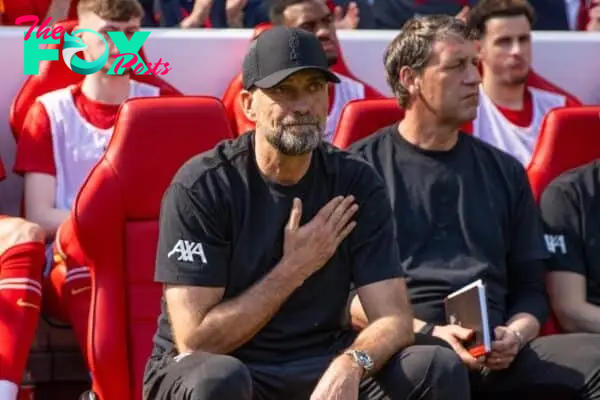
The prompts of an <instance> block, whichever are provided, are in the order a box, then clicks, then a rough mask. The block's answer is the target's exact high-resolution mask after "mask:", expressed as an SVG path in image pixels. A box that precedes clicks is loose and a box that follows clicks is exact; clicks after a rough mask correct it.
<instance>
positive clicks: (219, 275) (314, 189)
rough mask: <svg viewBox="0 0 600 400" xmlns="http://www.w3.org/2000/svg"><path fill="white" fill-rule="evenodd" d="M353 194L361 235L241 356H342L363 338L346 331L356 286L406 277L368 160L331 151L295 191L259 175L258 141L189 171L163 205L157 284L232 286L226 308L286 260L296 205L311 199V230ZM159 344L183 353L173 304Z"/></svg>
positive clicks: (268, 359) (248, 139)
mask: <svg viewBox="0 0 600 400" xmlns="http://www.w3.org/2000/svg"><path fill="white" fill-rule="evenodd" d="M351 194H352V195H354V196H355V197H356V199H357V203H358V205H359V211H358V213H357V215H356V218H355V220H356V221H357V227H356V228H355V230H354V231H353V232H352V233H351V235H350V236H349V237H348V238H346V240H344V241H343V242H342V244H341V245H340V247H339V248H338V250H337V252H336V253H335V254H334V256H333V257H332V258H331V259H330V261H329V262H328V263H327V264H326V265H325V266H324V267H323V268H322V269H321V270H319V271H318V272H316V273H315V274H313V275H312V276H311V277H310V278H309V279H307V280H306V281H305V283H304V284H303V285H302V286H301V287H300V288H298V289H297V290H296V291H295V292H294V293H293V294H292V295H291V296H290V297H289V298H288V299H287V301H286V302H285V303H284V304H283V305H282V306H281V309H280V310H279V312H278V313H277V314H276V315H275V316H274V318H273V319H272V320H271V321H270V322H269V323H268V324H267V325H266V326H265V327H264V328H263V329H262V330H261V331H260V332H259V333H258V334H257V335H256V336H255V337H254V338H253V339H252V340H250V341H249V342H248V343H246V344H245V345H243V346H242V347H240V348H239V349H237V350H236V351H234V352H233V353H232V355H233V356H235V357H238V358H239V359H240V360H242V361H244V362H261V363H278V362H286V361H291V360H296V359H301V358H304V357H313V356H317V355H325V354H334V353H337V352H338V351H340V350H342V349H343V348H345V347H346V346H348V345H349V344H350V342H351V339H352V337H353V335H352V334H351V333H350V332H347V331H345V330H344V327H345V325H344V320H345V319H346V318H345V309H346V301H347V296H348V294H349V291H350V286H351V282H352V283H354V284H355V285H356V286H359V287H360V286H363V285H367V284H370V283H373V282H377V281H381V280H386V279H389V278H396V277H402V276H403V275H404V272H403V269H402V267H401V263H400V256H399V254H398V246H397V242H396V239H395V228H394V222H393V221H394V220H393V215H392V210H391V207H390V201H389V198H388V196H387V193H386V189H385V185H384V184H383V181H382V180H381V179H380V178H379V177H378V175H377V173H376V172H375V171H374V169H373V168H372V167H371V166H370V165H369V164H368V163H366V162H365V161H364V160H362V159H360V157H356V156H355V155H352V154H350V153H347V152H342V151H341V150H338V149H335V148H334V147H332V146H331V145H329V144H326V143H322V144H321V145H320V146H319V147H318V148H317V149H316V150H315V151H314V152H313V157H312V161H311V165H310V168H309V169H308V172H307V173H306V174H305V176H304V177H303V178H302V179H301V180H300V181H299V182H298V183H297V184H295V185H293V186H282V185H279V184H276V183H273V182H270V181H268V180H267V179H266V178H265V177H264V176H263V175H262V174H261V173H260V172H259V169H258V167H257V165H256V161H255V155H254V134H253V133H250V134H246V135H244V136H241V137H239V138H237V139H235V140H232V141H225V142H222V143H221V144H219V145H218V146H217V147H215V148H214V149H213V150H211V151H209V152H207V153H204V154H201V155H199V156H197V157H195V158H193V159H192V160H191V161H189V162H188V163H187V164H185V165H184V166H183V167H182V169H181V170H180V171H179V172H178V173H177V175H176V176H175V178H174V180H173V182H172V184H171V185H170V187H169V189H168V190H167V192H166V194H165V197H164V200H163V204H162V212H161V217H160V233H159V243H158V255H157V262H156V274H155V278H156V280H157V281H158V282H162V283H171V284H178V285H190V286H209V287H225V300H227V299H231V298H234V297H236V296H239V295H241V294H242V293H244V291H245V290H246V289H248V288H249V287H250V286H251V285H253V284H255V283H257V282H258V281H259V280H260V279H261V278H262V277H264V276H265V274H267V273H268V272H269V271H270V270H271V269H272V268H273V267H274V266H275V265H276V264H277V263H278V262H279V261H280V260H281V257H282V253H283V233H284V227H285V225H286V223H287V221H288V219H289V214H290V210H291V206H292V201H293V199H294V197H299V198H300V199H301V200H302V204H303V207H302V220H301V224H305V223H307V222H308V221H309V220H311V219H312V218H313V217H314V216H315V215H316V213H317V212H318V211H319V210H320V209H321V208H322V207H323V206H324V205H325V204H326V203H327V202H329V200H331V199H333V198H334V197H335V196H338V195H351ZM240 318H243V316H240ZM154 343H155V349H154V355H156V354H160V353H163V352H164V351H171V350H172V349H173V341H172V333H171V329H170V326H169V323H168V319H167V313H166V309H165V304H164V300H163V308H162V315H161V317H160V319H159V327H158V332H157V334H156V335H155V340H154Z"/></svg>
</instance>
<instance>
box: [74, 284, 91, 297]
mask: <svg viewBox="0 0 600 400" xmlns="http://www.w3.org/2000/svg"><path fill="white" fill-rule="evenodd" d="M90 289H92V287H91V286H86V287H82V288H79V289H71V296H75V295H78V294H79V293H83V292H87V291H88V290H90Z"/></svg>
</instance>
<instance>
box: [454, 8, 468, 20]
mask: <svg viewBox="0 0 600 400" xmlns="http://www.w3.org/2000/svg"><path fill="white" fill-rule="evenodd" d="M469 11H471V10H470V8H469V6H464V7H463V8H462V9H461V10H460V11H459V12H458V14H456V17H455V18H457V19H460V20H462V21H463V22H467V18H468V17H469Z"/></svg>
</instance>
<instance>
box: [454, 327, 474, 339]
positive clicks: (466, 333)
mask: <svg viewBox="0 0 600 400" xmlns="http://www.w3.org/2000/svg"><path fill="white" fill-rule="evenodd" d="M449 326H451V327H452V334H453V335H454V336H456V338H457V339H458V340H460V341H461V342H464V341H467V340H469V339H471V336H473V334H474V333H475V331H473V330H472V329H467V328H463V327H462V326H458V325H449Z"/></svg>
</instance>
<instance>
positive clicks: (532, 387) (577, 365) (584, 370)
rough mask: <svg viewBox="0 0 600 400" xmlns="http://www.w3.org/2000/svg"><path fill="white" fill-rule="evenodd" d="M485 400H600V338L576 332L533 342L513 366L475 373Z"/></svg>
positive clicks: (476, 392)
mask: <svg viewBox="0 0 600 400" xmlns="http://www.w3.org/2000/svg"><path fill="white" fill-rule="evenodd" d="M471 386H472V389H473V394H474V397H476V398H481V399H486V400H487V399H510V400H520V399H523V400H536V399H542V400H553V399H560V400H562V399H582V400H584V399H585V400H592V399H600V335H597V334H585V333H574V334H565V335H553V336H544V337H541V338H538V339H535V340H534V341H532V342H531V343H530V344H529V345H527V346H525V347H524V348H523V350H521V352H520V353H519V354H518V355H517V357H516V358H515V360H514V361H513V363H512V364H511V366H510V367H509V368H508V369H506V370H504V371H498V372H489V373H487V374H486V373H471Z"/></svg>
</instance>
